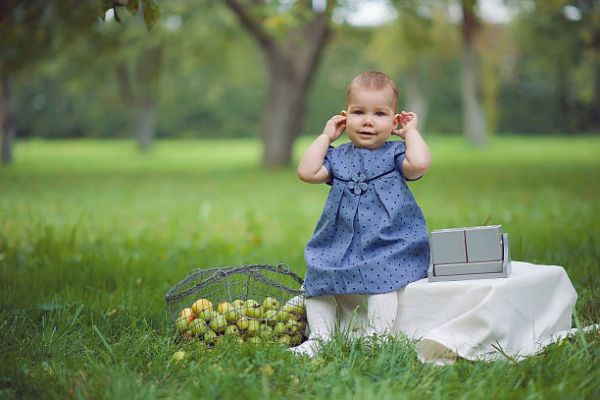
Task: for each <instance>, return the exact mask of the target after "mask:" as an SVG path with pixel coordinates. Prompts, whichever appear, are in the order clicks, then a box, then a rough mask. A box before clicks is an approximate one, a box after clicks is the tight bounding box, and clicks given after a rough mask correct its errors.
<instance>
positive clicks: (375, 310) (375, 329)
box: [367, 292, 398, 335]
mask: <svg viewBox="0 0 600 400" xmlns="http://www.w3.org/2000/svg"><path fill="white" fill-rule="evenodd" d="M367 307H368V308H367V316H368V319H369V331H368V332H369V334H371V335H372V334H373V333H376V334H378V335H382V334H391V333H392V328H393V326H394V321H395V320H396V312H397V311H398V293H397V292H389V293H382V294H372V295H369V296H368V298H367Z"/></svg>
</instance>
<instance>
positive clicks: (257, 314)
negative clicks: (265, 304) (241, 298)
mask: <svg viewBox="0 0 600 400" xmlns="http://www.w3.org/2000/svg"><path fill="white" fill-rule="evenodd" d="M246 304H247V303H246ZM246 315H247V316H249V317H250V318H261V317H262V309H261V308H260V307H248V308H246Z"/></svg>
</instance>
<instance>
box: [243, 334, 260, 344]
mask: <svg viewBox="0 0 600 400" xmlns="http://www.w3.org/2000/svg"><path fill="white" fill-rule="evenodd" d="M246 342H248V343H250V344H260V343H261V342H262V340H261V339H260V338H259V337H258V336H251V337H249V338H248V340H246Z"/></svg>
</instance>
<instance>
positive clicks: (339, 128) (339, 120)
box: [323, 115, 346, 143]
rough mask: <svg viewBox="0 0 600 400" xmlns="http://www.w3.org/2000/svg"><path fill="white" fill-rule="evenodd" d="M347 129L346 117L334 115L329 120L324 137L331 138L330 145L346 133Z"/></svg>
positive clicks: (324, 130)
mask: <svg viewBox="0 0 600 400" xmlns="http://www.w3.org/2000/svg"><path fill="white" fill-rule="evenodd" d="M345 129H346V117H345V116H343V115H334V116H333V117H331V118H329V121H327V123H326V124H325V128H324V129H323V135H325V136H327V137H328V138H329V143H331V142H333V141H334V140H336V139H337V138H339V137H340V136H342V133H344V130H345Z"/></svg>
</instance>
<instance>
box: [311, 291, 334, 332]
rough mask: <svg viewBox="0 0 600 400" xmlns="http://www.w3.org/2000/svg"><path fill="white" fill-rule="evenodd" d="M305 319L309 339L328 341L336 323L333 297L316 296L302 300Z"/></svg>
mask: <svg viewBox="0 0 600 400" xmlns="http://www.w3.org/2000/svg"><path fill="white" fill-rule="evenodd" d="M304 305H305V307H306V319H307V320H308V326H309V327H310V338H311V339H324V340H328V339H329V338H330V337H331V335H332V334H333V330H334V328H335V324H336V321H337V303H336V301H335V297H334V296H318V297H311V298H308V299H305V300H304Z"/></svg>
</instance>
